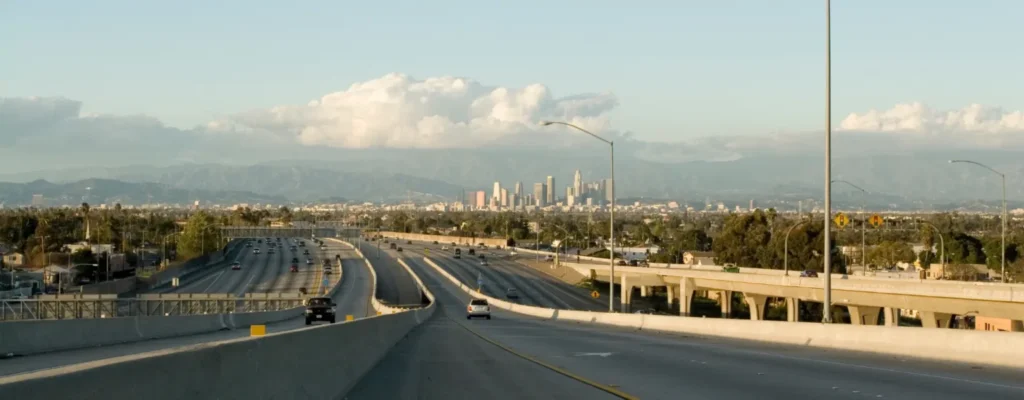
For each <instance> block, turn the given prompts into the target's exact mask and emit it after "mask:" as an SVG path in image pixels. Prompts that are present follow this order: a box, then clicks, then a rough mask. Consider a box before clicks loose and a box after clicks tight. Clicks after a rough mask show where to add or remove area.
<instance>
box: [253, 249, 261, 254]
mask: <svg viewBox="0 0 1024 400" xmlns="http://www.w3.org/2000/svg"><path fill="white" fill-rule="evenodd" d="M252 254H260V249H252Z"/></svg>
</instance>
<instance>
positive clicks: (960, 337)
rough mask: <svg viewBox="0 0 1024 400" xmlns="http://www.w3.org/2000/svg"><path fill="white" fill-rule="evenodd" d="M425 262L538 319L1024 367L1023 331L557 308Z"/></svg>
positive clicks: (492, 301) (451, 278)
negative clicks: (505, 294) (510, 298)
mask: <svg viewBox="0 0 1024 400" xmlns="http://www.w3.org/2000/svg"><path fill="white" fill-rule="evenodd" d="M424 260H425V261H426V263H427V264H428V265H430V266H431V267H432V268H433V269H434V270H436V271H437V272H438V273H439V274H441V275H442V276H444V277H445V278H447V279H448V280H449V281H451V282H452V283H454V284H455V285H457V286H459V287H460V288H461V289H462V290H463V291H465V292H466V293H468V294H469V295H470V296H473V297H476V298H485V299H488V302H489V303H490V304H491V305H492V306H494V307H496V308H499V309H504V310H507V311H511V312H515V313H519V314H524V315H530V316H534V317H540V318H546V319H553V320H561V321H573V322H578V323H597V324H603V325H611V326H619V327H627V328H634V329H644V330H655V331H661V332H671V333H685V334H695V335H704V336H717V337H725V338H731V339H743V340H754V341H762V342H772V343H784V344H792V345H802V346H811V347H820V348H831V349H841V350H852V351H863V352H871V353H880V354H888V355H897V356H906V357H917V358H926V359H934V360H943V361H955V362H965V363H973V364H978V363H980V364H990V365H999V366H1004V367H1012V368H1024V335H1020V334H1014V333H1010V332H988V331H970V330H959V329H923V328H922V329H914V328H900V327H888V326H871V325H840V324H818V323H803V322H783V321H750V320H738V319H719V318H695V317H677V316H664V315H647V314H618V313H602V312H590V311H571V310H553V309H548V308H540V307H532V306H526V305H519V304H514V303H509V302H507V301H504V300H500V299H495V298H493V297H489V296H486V295H483V294H481V293H477V292H476V291H474V290H473V289H472V288H470V287H468V286H466V285H463V284H462V283H461V282H460V281H459V280H458V279H457V278H455V277H454V276H452V275H451V274H449V273H448V272H447V271H445V270H444V269H443V268H441V267H440V266H438V265H437V264H436V263H434V261H433V260H431V259H429V258H425V259H424ZM953 349H955V351H954V350H953Z"/></svg>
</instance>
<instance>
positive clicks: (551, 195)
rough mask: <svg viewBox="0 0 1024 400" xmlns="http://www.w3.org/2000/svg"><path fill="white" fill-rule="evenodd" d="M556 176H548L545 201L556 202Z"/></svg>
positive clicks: (548, 202)
mask: <svg viewBox="0 0 1024 400" xmlns="http://www.w3.org/2000/svg"><path fill="white" fill-rule="evenodd" d="M555 197H556V196H555V177H553V176H548V185H547V195H546V196H544V199H545V200H544V201H545V202H546V203H547V204H555Z"/></svg>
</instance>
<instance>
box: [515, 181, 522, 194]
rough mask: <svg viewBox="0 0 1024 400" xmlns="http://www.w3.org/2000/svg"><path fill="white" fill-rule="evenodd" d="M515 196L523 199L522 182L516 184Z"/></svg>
mask: <svg viewBox="0 0 1024 400" xmlns="http://www.w3.org/2000/svg"><path fill="white" fill-rule="evenodd" d="M516 196H518V197H520V198H522V197H523V183H522V182H516Z"/></svg>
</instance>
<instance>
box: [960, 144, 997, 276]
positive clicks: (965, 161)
mask: <svg viewBox="0 0 1024 400" xmlns="http://www.w3.org/2000/svg"><path fill="white" fill-rule="evenodd" d="M949 163H950V164H956V163H966V164H974V165H977V166H979V167H982V168H985V169H987V170H989V171H992V172H995V174H996V175H999V177H1000V178H1002V180H1003V218H1002V220H1003V232H1002V234H1001V235H1000V236H1001V237H1002V245H1001V247H1002V253H1003V254H1002V256H1000V257H999V263H1000V264H1001V267H1002V270H1001V271H1000V272H999V276H1000V279H1001V280H1002V282H1003V283H1006V175H1005V174H1003V173H1002V172H999V171H996V170H995V169H993V168H992V167H990V166H988V165H985V164H982V163H980V162H976V161H971V160H949Z"/></svg>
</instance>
